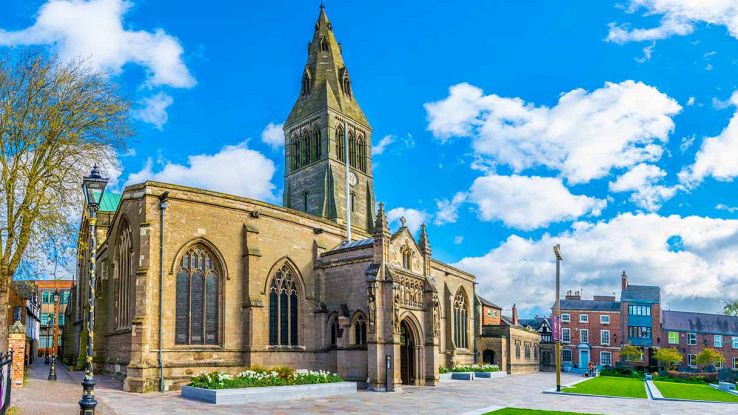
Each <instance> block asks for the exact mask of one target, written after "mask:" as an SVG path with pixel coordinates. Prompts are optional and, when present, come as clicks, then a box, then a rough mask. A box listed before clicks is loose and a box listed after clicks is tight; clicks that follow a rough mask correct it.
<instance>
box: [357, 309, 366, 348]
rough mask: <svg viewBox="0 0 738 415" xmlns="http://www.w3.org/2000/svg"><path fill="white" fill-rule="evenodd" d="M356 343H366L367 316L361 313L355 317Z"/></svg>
mask: <svg viewBox="0 0 738 415" xmlns="http://www.w3.org/2000/svg"><path fill="white" fill-rule="evenodd" d="M354 344H366V317H364V314H359V315H358V316H356V318H355V319H354Z"/></svg>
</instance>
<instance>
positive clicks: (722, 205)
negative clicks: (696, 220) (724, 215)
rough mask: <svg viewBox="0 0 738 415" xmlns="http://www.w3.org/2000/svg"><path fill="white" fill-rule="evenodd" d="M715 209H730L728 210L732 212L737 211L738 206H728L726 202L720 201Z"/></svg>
mask: <svg viewBox="0 0 738 415" xmlns="http://www.w3.org/2000/svg"><path fill="white" fill-rule="evenodd" d="M715 209H717V210H725V211H728V212H730V213H735V212H738V207H735V206H728V205H726V204H724V203H718V204H717V205H716V206H715Z"/></svg>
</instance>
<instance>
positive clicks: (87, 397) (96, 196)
mask: <svg viewBox="0 0 738 415" xmlns="http://www.w3.org/2000/svg"><path fill="white" fill-rule="evenodd" d="M107 184H108V179H107V178H105V177H102V176H101V175H100V170H98V169H97V166H95V167H93V168H92V171H91V172H90V175H89V176H87V177H85V178H84V179H83V180H82V190H83V192H84V195H85V202H86V203H87V209H89V214H90V228H89V229H90V243H89V246H90V278H89V286H88V287H87V294H88V295H87V303H88V306H89V310H88V312H87V356H86V364H85V378H84V379H83V380H82V399H81V400H80V401H79V413H80V415H94V414H95V407H96V406H97V401H96V400H95V377H94V374H93V370H92V350H93V348H92V346H93V341H94V338H95V333H94V328H95V256H96V254H97V240H96V236H95V229H96V225H97V216H96V215H97V208H98V207H100V201H101V200H102V196H103V192H104V191H105V186H107Z"/></svg>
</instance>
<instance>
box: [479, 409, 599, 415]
mask: <svg viewBox="0 0 738 415" xmlns="http://www.w3.org/2000/svg"><path fill="white" fill-rule="evenodd" d="M526 414H534V415H595V414H583V413H581V412H558V411H539V410H537V409H518V408H503V409H498V410H496V411H494V412H488V413H486V414H484V415H526Z"/></svg>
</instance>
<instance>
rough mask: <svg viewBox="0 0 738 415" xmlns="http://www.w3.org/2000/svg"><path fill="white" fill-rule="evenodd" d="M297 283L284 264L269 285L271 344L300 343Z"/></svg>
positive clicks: (290, 270) (288, 344)
mask: <svg viewBox="0 0 738 415" xmlns="http://www.w3.org/2000/svg"><path fill="white" fill-rule="evenodd" d="M298 316H299V310H298V300H297V281H296V277H295V274H294V272H293V271H292V269H291V268H290V267H289V266H288V265H287V264H284V265H283V266H282V267H281V268H280V269H279V270H278V271H277V272H276V273H275V274H274V277H273V278H272V282H271V284H270V285H269V344H270V345H273V346H295V345H297V344H298V343H299V336H298V334H299V324H298V323H299V317H298Z"/></svg>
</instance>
